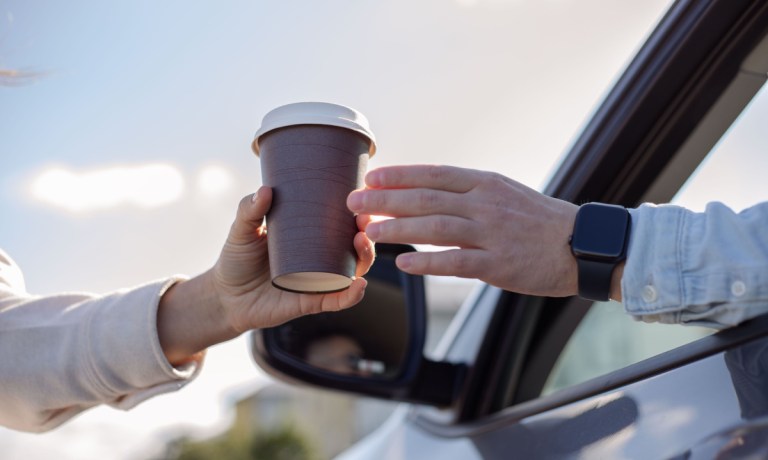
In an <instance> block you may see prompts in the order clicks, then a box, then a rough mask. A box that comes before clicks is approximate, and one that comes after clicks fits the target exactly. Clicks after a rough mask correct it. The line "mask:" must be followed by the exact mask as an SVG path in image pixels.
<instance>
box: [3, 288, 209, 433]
mask: <svg viewBox="0 0 768 460" xmlns="http://www.w3.org/2000/svg"><path fill="white" fill-rule="evenodd" d="M175 281H176V279H174V278H171V279H167V280H161V281H157V282H153V283H148V284H146V285H143V286H139V287H136V288H133V289H127V290H123V291H119V292H115V293H112V294H109V295H105V296H97V295H93V294H59V295H53V296H43V297H40V296H31V295H29V294H27V293H25V292H23V290H17V291H10V290H0V355H2V356H0V386H1V387H2V388H3V391H2V392H0V424H2V425H5V426H8V427H11V428H14V429H20V430H25V431H44V430H48V429H51V428H53V427H55V426H58V425H59V424H61V423H63V422H64V421H65V420H67V419H69V418H71V417H72V416H74V415H75V414H77V413H79V412H81V411H83V410H85V409H87V408H89V407H91V406H95V405H97V404H102V403H107V404H111V405H114V406H117V407H121V408H129V407H131V406H133V405H135V404H137V403H138V402H141V401H143V400H144V399H146V398H147V397H151V396H153V395H155V394H158V393H160V392H164V391H172V390H176V389H178V388H180V387H181V386H183V383H184V382H185V381H187V379H189V378H190V377H192V375H193V374H194V371H195V369H196V368H197V366H183V367H177V368H174V367H172V366H170V365H169V364H168V362H167V361H166V359H165V356H164V355H163V352H162V350H161V347H160V344H159V342H158V339H157V332H156V328H155V321H156V318H157V307H158V302H159V299H160V296H161V295H162V293H163V292H164V291H165V289H166V288H167V287H168V286H169V285H170V284H172V283H174V282H175ZM161 387H162V388H161Z"/></svg>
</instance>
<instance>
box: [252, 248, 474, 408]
mask: <svg viewBox="0 0 768 460" xmlns="http://www.w3.org/2000/svg"><path fill="white" fill-rule="evenodd" d="M413 251H415V249H414V248H413V247H411V246H408V245H396V244H381V243H380V244H377V245H376V254H377V255H376V261H375V262H374V264H373V266H372V267H371V270H370V271H369V272H368V274H367V275H366V280H368V288H367V289H366V294H365V297H364V298H363V300H362V301H361V302H360V303H359V304H358V305H355V306H353V307H351V308H349V309H346V310H343V311H340V312H329V313H319V314H316V315H309V316H305V317H301V318H297V319H294V320H292V321H288V322H286V323H284V324H281V325H279V326H276V327H272V328H267V329H261V330H256V331H253V332H252V333H251V339H250V343H251V354H252V356H253V358H254V360H255V361H256V363H257V364H258V365H259V366H260V367H261V368H262V369H264V370H265V371H266V372H267V373H269V374H270V375H272V376H274V377H276V378H278V379H281V380H283V381H287V382H289V383H299V384H310V385H314V386H319V387H322V388H326V389H331V390H338V391H344V392H350V393H357V394H361V395H366V396H372V397H376V398H382V399H391V400H395V401H404V402H412V403H420V404H429V405H433V406H439V407H445V406H449V405H451V404H452V403H453V402H454V401H455V400H456V397H457V395H458V392H459V389H460V387H461V384H462V382H463V380H464V376H465V373H466V366H465V365H464V364H455V363H449V362H436V361H431V360H429V359H427V358H426V357H425V356H424V344H425V339H426V326H427V312H426V294H425V290H424V277H423V276H420V275H410V274H407V273H405V272H402V271H400V270H399V269H398V268H397V266H396V265H395V258H396V257H397V255H399V254H402V253H405V252H413ZM393 303H394V304H395V305H392V304H393ZM395 309H398V310H395ZM306 337H312V338H318V337H319V338H320V339H319V340H323V341H324V343H325V345H324V346H325V347H326V349H327V347H329V346H333V347H335V352H334V354H332V355H328V356H331V357H334V356H335V357H336V361H335V362H336V363H337V365H335V366H329V365H325V363H327V362H329V361H328V359H326V360H325V361H315V364H311V363H310V361H312V360H313V358H312V357H311V356H310V355H308V354H307V353H306V350H308V349H309V346H307V342H309V344H310V346H311V345H314V344H315V343H319V342H317V341H309V340H303V342H304V343H303V344H302V345H301V346H299V347H297V346H294V344H295V343H296V341H297V340H302V339H303V338H306ZM328 337H331V338H333V339H334V340H326V338H328ZM339 338H341V339H344V340H337V339H339ZM331 343H332V344H333V345H330V344H331ZM342 344H344V345H342ZM352 344H354V345H352ZM342 346H344V347H346V351H343V350H342V348H341V347H342ZM297 350H301V351H297ZM341 351H343V353H340V352H341ZM344 353H348V354H344ZM357 354H360V356H358V355H357ZM339 356H342V357H343V358H344V359H346V360H348V361H346V362H348V363H349V365H348V366H347V367H346V368H345V369H340V368H339V366H338V363H339V362H340V361H339V359H338V357H339ZM369 357H370V359H368V358H369ZM364 358H365V359H364ZM318 362H322V363H323V364H317V363H318ZM341 362H345V361H341Z"/></svg>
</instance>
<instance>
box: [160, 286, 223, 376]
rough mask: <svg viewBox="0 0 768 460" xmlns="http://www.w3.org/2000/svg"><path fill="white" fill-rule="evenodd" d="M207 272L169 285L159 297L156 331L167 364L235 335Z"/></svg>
mask: <svg viewBox="0 0 768 460" xmlns="http://www.w3.org/2000/svg"><path fill="white" fill-rule="evenodd" d="M221 310H222V307H221V302H220V301H219V298H218V295H217V293H216V290H215V289H214V287H213V282H212V274H211V272H210V271H208V272H205V273H203V274H201V275H198V276H196V277H194V278H192V279H190V280H187V281H181V282H178V283H176V284H174V285H173V286H171V287H170V288H169V289H168V290H167V291H166V292H165V293H164V294H163V296H162V297H161V298H160V304H159V306H158V312H157V332H158V338H159V340H160V346H161V347H162V349H163V353H164V354H165V356H166V358H167V359H168V362H169V363H171V364H172V365H179V364H182V363H185V362H188V361H189V360H190V359H194V357H195V355H197V354H199V353H200V352H202V351H203V350H205V349H206V348H208V347H209V346H211V345H214V344H217V343H220V342H224V341H226V340H229V339H231V338H234V337H236V336H237V334H236V333H234V331H232V330H231V327H230V326H229V324H228V322H227V321H226V318H225V316H224V315H223V314H222V312H221Z"/></svg>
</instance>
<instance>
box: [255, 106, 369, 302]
mask: <svg viewBox="0 0 768 460" xmlns="http://www.w3.org/2000/svg"><path fill="white" fill-rule="evenodd" d="M313 104H314V105H316V104H317V103H309V107H307V104H304V105H305V107H303V108H304V109H305V110H307V111H308V112H310V113H315V112H313V111H312V110H310V109H312V108H315V109H316V108H317V107H316V106H313ZM327 105H329V106H330V105H331V104H327ZM292 106H295V104H294V105H292ZM286 107H287V106H286ZM333 107H338V106H333ZM333 107H331V108H333ZM322 108H323V109H327V107H322ZM293 109H294V110H295V109H296V107H293ZM345 109H346V108H345ZM276 110H278V111H279V110H280V109H276ZM347 110H349V109H347ZM273 112H274V111H273ZM268 116H269V115H268ZM266 118H267V117H265V125H266V124H267V123H266ZM293 119H294V120H296V121H301V118H298V119H297V118H296V117H294V118H293ZM284 124H286V126H280V127H277V128H271V129H269V130H268V131H266V132H264V133H260V134H258V135H257V139H256V141H255V146H254V149H255V150H256V151H257V152H258V154H259V156H260V158H261V170H262V180H263V182H264V184H265V185H267V186H269V187H271V188H272V190H273V195H272V196H273V198H272V207H271V209H270V211H269V214H267V244H268V250H269V264H270V270H271V276H272V284H273V285H275V286H276V287H278V288H280V289H284V290H287V291H293V292H309V293H322V292H334V291H340V290H343V289H346V288H348V287H349V285H350V284H351V283H352V279H353V277H354V276H355V267H356V265H357V253H356V251H355V249H354V246H353V240H354V236H355V234H356V233H357V224H356V222H355V216H354V215H353V214H352V212H351V211H349V209H348V208H347V205H346V201H347V196H348V195H349V193H350V192H351V191H352V190H355V189H357V188H360V187H362V185H363V177H364V175H365V171H366V168H367V163H368V158H369V156H370V153H371V152H372V150H373V145H374V144H373V140H372V137H369V136H366V135H365V134H363V133H361V132H359V131H357V130H355V129H353V128H349V127H341V126H334V125H330V124H302V123H299V124H290V123H288V122H285V121H284Z"/></svg>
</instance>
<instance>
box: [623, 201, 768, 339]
mask: <svg viewBox="0 0 768 460" xmlns="http://www.w3.org/2000/svg"><path fill="white" fill-rule="evenodd" d="M765 209H768V208H762V210H761V209H757V207H756V208H755V209H750V210H747V211H744V212H742V213H739V214H736V213H734V212H733V211H731V210H730V209H728V208H727V207H726V206H724V205H722V204H721V203H711V204H710V205H709V206H708V207H707V210H706V212H704V213H695V212H692V211H689V210H686V209H684V208H682V207H679V206H674V205H660V206H657V205H651V204H643V205H642V206H640V207H639V208H637V209H631V210H630V213H631V215H632V233H631V237H630V238H631V239H630V245H629V248H628V252H627V262H626V265H625V268H624V274H623V277H622V282H621V287H622V299H623V302H624V308H625V310H626V311H627V313H629V314H630V315H632V316H634V317H635V318H636V319H639V320H642V321H646V322H662V323H684V324H696V325H701V326H706V327H716V328H719V327H725V326H733V325H736V324H738V323H740V322H742V321H744V320H746V319H749V318H752V317H755V316H758V315H760V314H763V313H766V312H768V305H767V302H766V299H768V267H767V266H766V261H765V260H763V259H764V258H761V257H760V255H759V248H760V245H761V242H760V238H761V236H760V235H761V232H762V231H763V230H760V228H762V227H763V226H764V222H763V220H764V219H765V215H766V213H765ZM762 244H763V245H764V242H763V243H762ZM756 251H758V255H756V254H755V252H756Z"/></svg>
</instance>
